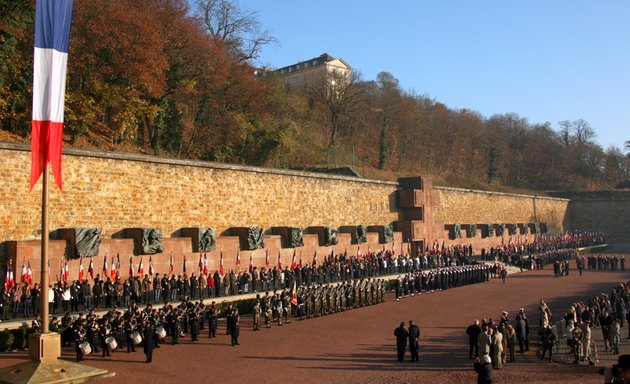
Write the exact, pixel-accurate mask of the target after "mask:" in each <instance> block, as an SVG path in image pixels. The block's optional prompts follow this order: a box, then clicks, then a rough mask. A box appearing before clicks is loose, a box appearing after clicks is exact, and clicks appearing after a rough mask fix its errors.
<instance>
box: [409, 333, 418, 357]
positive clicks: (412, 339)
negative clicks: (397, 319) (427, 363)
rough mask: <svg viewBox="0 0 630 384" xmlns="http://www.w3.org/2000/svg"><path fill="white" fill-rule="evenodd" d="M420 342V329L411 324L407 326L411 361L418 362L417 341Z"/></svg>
mask: <svg viewBox="0 0 630 384" xmlns="http://www.w3.org/2000/svg"><path fill="white" fill-rule="evenodd" d="M419 340H420V328H419V327H418V326H417V325H415V324H413V325H410V326H409V352H411V361H418V348H419V345H418V341H419Z"/></svg>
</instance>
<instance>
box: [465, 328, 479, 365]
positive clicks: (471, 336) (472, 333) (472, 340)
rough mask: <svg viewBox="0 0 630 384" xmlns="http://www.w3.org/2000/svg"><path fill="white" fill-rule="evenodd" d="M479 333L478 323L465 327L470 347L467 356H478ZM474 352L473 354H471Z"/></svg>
mask: <svg viewBox="0 0 630 384" xmlns="http://www.w3.org/2000/svg"><path fill="white" fill-rule="evenodd" d="M480 333H481V327H480V326H479V324H471V325H470V326H469V327H468V328H467V329H466V334H467V335H468V344H469V346H470V348H469V349H468V357H469V358H471V359H472V358H473V357H477V356H479V344H477V342H478V340H479V334H480ZM473 352H474V355H473Z"/></svg>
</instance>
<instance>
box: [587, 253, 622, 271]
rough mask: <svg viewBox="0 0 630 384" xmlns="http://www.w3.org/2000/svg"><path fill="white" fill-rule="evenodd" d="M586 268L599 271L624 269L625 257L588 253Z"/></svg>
mask: <svg viewBox="0 0 630 384" xmlns="http://www.w3.org/2000/svg"><path fill="white" fill-rule="evenodd" d="M587 268H588V269H590V270H600V271H617V270H622V271H625V270H626V258H625V256H624V255H598V254H590V255H588V258H587Z"/></svg>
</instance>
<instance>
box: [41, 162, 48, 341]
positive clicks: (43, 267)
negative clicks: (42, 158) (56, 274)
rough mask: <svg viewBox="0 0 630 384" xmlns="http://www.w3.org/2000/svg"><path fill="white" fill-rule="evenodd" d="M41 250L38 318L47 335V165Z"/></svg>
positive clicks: (43, 191) (45, 170)
mask: <svg viewBox="0 0 630 384" xmlns="http://www.w3.org/2000/svg"><path fill="white" fill-rule="evenodd" d="M41 243H42V250H41V254H42V257H41V274H40V277H39V285H40V287H41V296H40V307H41V308H40V314H41V316H40V318H41V321H42V332H41V333H48V274H49V273H50V271H49V270H48V165H46V167H45V168H44V177H43V183H42V242H41Z"/></svg>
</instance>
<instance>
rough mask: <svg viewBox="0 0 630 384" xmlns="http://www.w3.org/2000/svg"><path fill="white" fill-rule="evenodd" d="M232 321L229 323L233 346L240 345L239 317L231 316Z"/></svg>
mask: <svg viewBox="0 0 630 384" xmlns="http://www.w3.org/2000/svg"><path fill="white" fill-rule="evenodd" d="M230 318H231V319H230V321H229V322H228V328H229V331H230V335H231V336H232V346H235V345H238V336H239V335H240V333H241V327H240V325H239V323H238V320H239V319H238V315H232V316H230Z"/></svg>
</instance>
